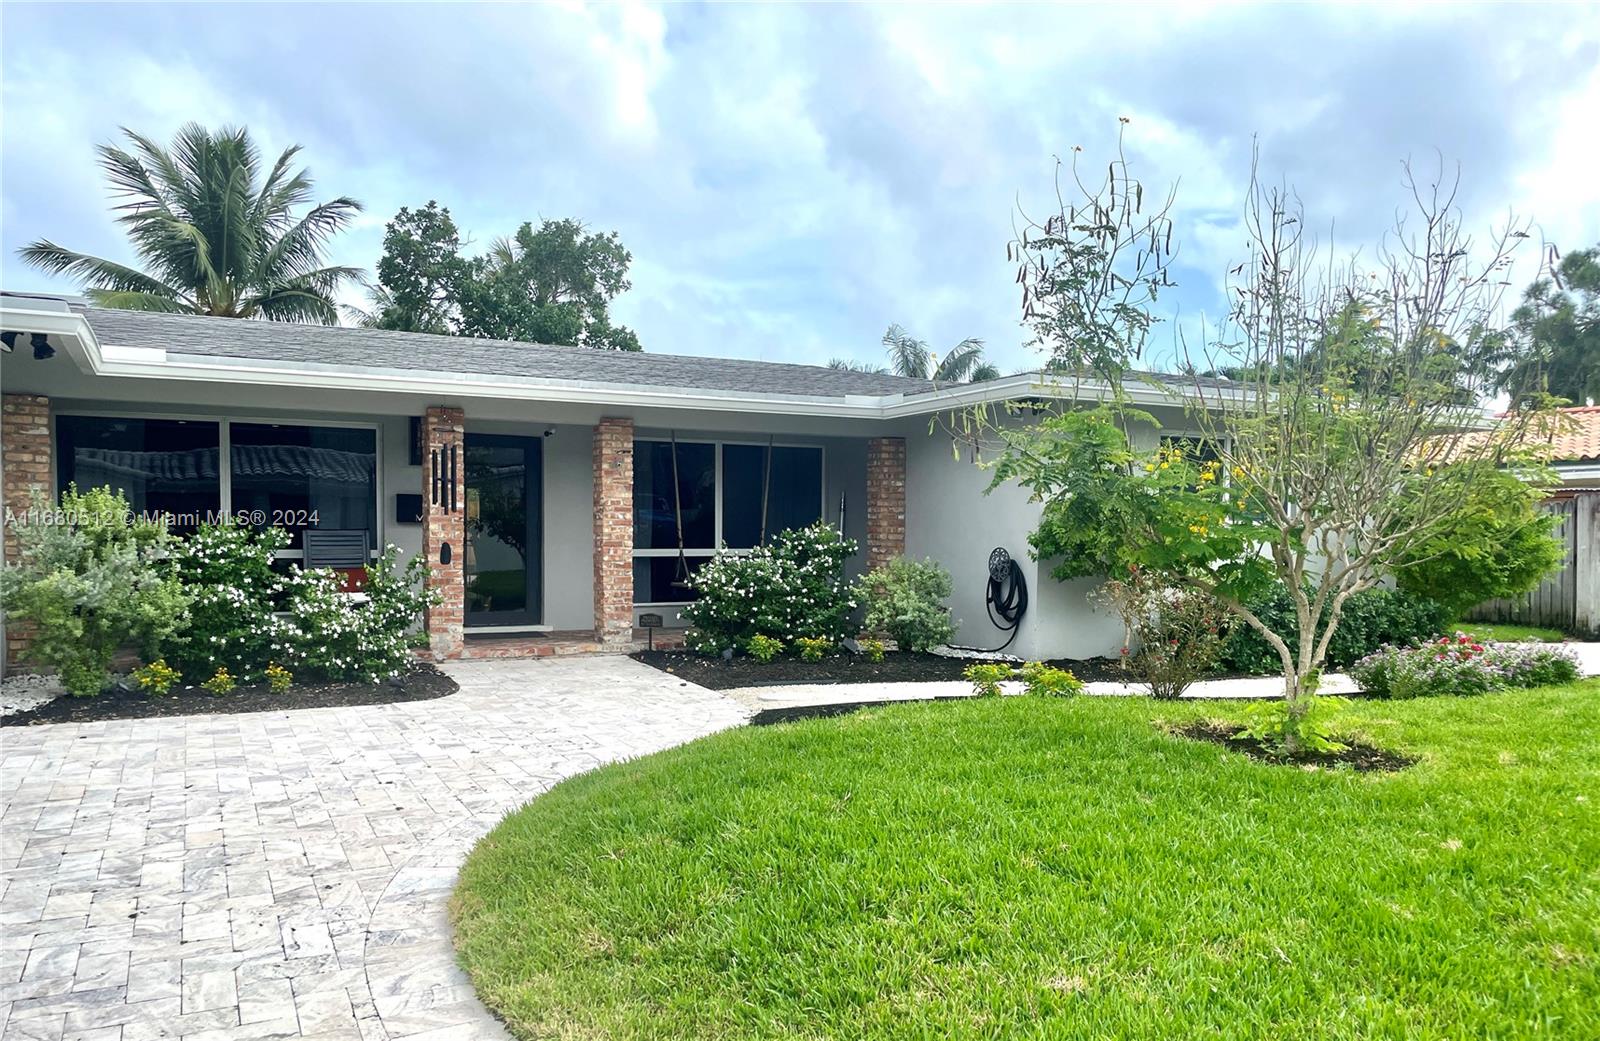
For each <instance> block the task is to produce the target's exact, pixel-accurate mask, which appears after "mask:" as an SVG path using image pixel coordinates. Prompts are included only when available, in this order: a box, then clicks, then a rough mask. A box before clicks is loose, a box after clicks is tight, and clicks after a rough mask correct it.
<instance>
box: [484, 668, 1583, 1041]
mask: <svg viewBox="0 0 1600 1041" xmlns="http://www.w3.org/2000/svg"><path fill="white" fill-rule="evenodd" d="M1235 712H1237V710H1236V709H1234V708H1232V707H1228V706H1222V707H1219V706H1217V705H1216V704H1176V705H1167V704H1157V703H1155V702H1151V701H1147V700H1135V699H1111V698H1081V697H1080V698H1075V699H1068V700H1041V699H1034V698H1004V699H991V700H985V701H966V702H941V703H932V704H917V705H903V706H894V707H888V708H883V709H874V710H870V711H864V712H860V713H857V714H854V715H850V716H844V717H838V718H834V719H829V720H813V721H808V722H803V723H797V724H790V725H785V726H778V727H768V728H747V729H742V730H737V731H731V732H727V733H723V734H719V735H716V736H714V737H710V738H707V739H705V740H702V741H699V742H696V743H694V744H692V745H688V746H686V747H683V748H679V749H675V750H672V751H669V752H666V753H663V754H660V755H655V756H651V757H649V758H646V759H643V760H639V761H636V762H632V763H626V764H620V765H617V766H612V767H608V768H606V769H602V770H599V771H596V772H594V773H591V774H588V775H585V776H582V777H578V778H575V779H573V780H571V781H568V782H566V783H564V784H562V785H560V786H558V787H557V788H556V789H555V790H554V791H552V792H551V793H549V794H548V795H545V796H543V797H541V798H538V799H535V800H534V801H533V802H532V803H530V804H529V805H528V806H527V807H525V808H524V809H522V810H520V811H518V812H517V813H515V814H513V815H511V816H510V817H508V818H507V819H506V821H505V822H504V823H502V824H501V825H500V826H499V827H498V828H496V829H495V831H493V832H492V833H491V834H490V835H489V836H488V837H486V838H485V839H484V840H483V842H482V843H481V844H480V845H479V846H478V848H477V849H476V850H475V851H474V852H473V854H472V855H471V857H470V859H469V860H468V862H467V864H466V866H465V868H464V869H463V872H462V876H461V881H460V884H459V888H458V889H457V892H456V897H455V904H454V911H455V917H456V922H457V929H458V933H457V942H458V947H459V950H460V954H461V960H462V962H463V964H464V965H465V966H466V968H467V970H468V971H469V972H470V973H471V975H472V978H473V982H474V984H475V985H476V986H477V988H478V993H479V994H480V996H482V998H483V999H484V1000H485V1001H486V1002H487V1003H488V1004H489V1005H490V1006H491V1007H492V1008H494V1009H495V1010H496V1011H497V1012H498V1013H500V1014H501V1015H502V1016H504V1017H505V1019H506V1021H507V1022H508V1024H509V1025H510V1027H511V1029H512V1031H513V1032H514V1033H515V1034H517V1035H518V1036H519V1037H523V1038H534V1037H561V1038H601V1037H604V1038H662V1039H665V1038H718V1039H743V1038H796V1039H799V1038H805V1039H814V1038H918V1039H922V1038H926V1039H936V1038H969V1037H970V1038H1037V1039H1047V1038H1048V1039H1054V1038H1185V1039H1187V1038H1265V1037H1282V1038H1296V1039H1303V1038H1380V1037H1381V1038H1434V1037H1437V1038H1466V1037H1473V1038H1524V1037H1531V1038H1542V1037H1549V1038H1596V1037H1600V755H1597V754H1596V753H1597V749H1600V738H1597V737H1596V735H1597V734H1600V683H1597V682H1593V681H1591V682H1587V683H1581V684H1575V685H1573V686H1570V687H1557V688H1544V689H1540V690H1532V691H1515V692H1507V693H1503V694H1494V695H1487V696H1484V697H1479V698H1471V699H1452V698H1434V699H1424V700H1417V701H1408V702H1357V703H1355V704H1353V705H1352V706H1351V707H1350V708H1349V709H1348V710H1347V711H1346V715H1345V718H1346V719H1347V721H1348V727H1347V729H1348V730H1349V731H1350V732H1352V733H1359V734H1360V735H1361V736H1362V737H1363V738H1364V739H1366V740H1368V741H1371V742H1372V743H1374V744H1378V745H1380V746H1383V747H1387V748H1392V749H1396V750H1400V751H1405V752H1408V753H1411V754H1413V755H1417V756H1420V757H1421V761H1420V762H1419V763H1418V764H1417V765H1415V766H1413V767H1411V768H1409V769H1407V770H1404V771H1401V772H1399V773H1392V774H1353V773H1349V772H1343V771H1338V772H1329V771H1306V770H1301V769H1296V768H1291V767H1283V766H1271V765H1266V764H1261V763H1256V762H1253V761H1251V760H1248V759H1245V758H1244V757H1242V756H1239V755H1237V754H1234V753H1231V752H1228V751H1225V750H1223V749H1221V748H1219V747H1217V746H1215V745H1210V744H1204V743H1199V742H1191V741H1187V740H1183V739H1180V738H1175V737H1171V736H1168V735H1167V734H1166V733H1164V732H1163V731H1162V730H1161V729H1159V727H1158V725H1156V724H1158V723H1160V722H1163V721H1171V722H1182V721H1186V720H1192V719H1195V718H1199V717H1206V716H1211V717H1226V716H1230V715H1231V714H1233V713H1235Z"/></svg>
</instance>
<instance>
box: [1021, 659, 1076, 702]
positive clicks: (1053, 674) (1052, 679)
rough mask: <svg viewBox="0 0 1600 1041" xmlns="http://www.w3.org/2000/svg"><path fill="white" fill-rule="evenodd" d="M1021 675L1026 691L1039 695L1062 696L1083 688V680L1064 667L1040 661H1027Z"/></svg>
mask: <svg viewBox="0 0 1600 1041" xmlns="http://www.w3.org/2000/svg"><path fill="white" fill-rule="evenodd" d="M1021 676H1022V682H1023V683H1025V684H1026V685H1027V688H1028V693H1029V694H1035V695H1039V696H1041V697H1043V696H1049V697H1058V698H1064V697H1066V696H1068V695H1069V694H1076V693H1078V691H1080V690H1082V689H1083V681H1082V680H1080V679H1079V678H1078V677H1076V676H1074V675H1073V674H1072V673H1070V672H1068V671H1067V670H1066V669H1058V668H1056V667H1055V666H1053V665H1046V664H1045V663H1044V662H1042V661H1030V662H1028V664H1026V665H1024V666H1023V667H1022V671H1021Z"/></svg>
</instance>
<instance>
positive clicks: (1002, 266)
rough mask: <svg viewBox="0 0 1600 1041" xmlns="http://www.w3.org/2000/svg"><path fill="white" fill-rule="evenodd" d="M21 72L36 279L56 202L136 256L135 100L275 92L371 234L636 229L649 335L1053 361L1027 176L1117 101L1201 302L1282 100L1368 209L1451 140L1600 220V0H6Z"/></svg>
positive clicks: (1481, 182) (1332, 179)
mask: <svg viewBox="0 0 1600 1041" xmlns="http://www.w3.org/2000/svg"><path fill="white" fill-rule="evenodd" d="M0 88H3V94H0V105H3V109H0V116H3V120H0V246H3V249H4V256H3V259H0V284H3V286H4V287H5V288H8V289H20V290H27V289H52V288H54V289H62V290H67V289H70V288H71V285H70V283H64V282H60V281H53V280H51V279H48V278H46V277H44V276H43V275H41V274H39V273H38V272H34V271H31V270H28V269H26V268H24V267H22V266H21V264H20V263H19V262H18V261H17V259H16V257H15V250H16V249H17V247H19V246H20V245H22V244H24V243H26V242H29V241H31V240H33V239H35V238H39V237H50V238H52V239H54V240H55V241H57V242H60V243H62V244H64V245H67V246H69V247H71V248H74V249H80V250H84V251H89V252H97V253H100V254H102V255H106V256H111V257H115V258H119V259H130V257H131V255H130V253H129V251H128V250H127V248H126V246H125V245H124V243H123V241H122V240H121V238H120V237H119V235H118V234H117V232H116V229H115V227H114V226H113V224H112V222H111V219H110V216H109V213H108V210H107V202H108V199H107V196H106V193H105V189H104V187H103V185H102V182H101V180H100V177H99V172H98V170H97V169H96V167H95V164H94V156H93V147H94V145H95V144H97V143H100V142H104V141H109V140H112V139H113V138H115V136H116V134H117V128H118V127H119V126H122V125H126V126H130V127H133V128H136V129H138V130H140V131H142V132H145V133H148V134H151V135H152V136H154V137H156V138H160V139H165V138H168V137H169V136H170V135H171V133H172V131H173V130H174V129H176V127H177V126H178V125H180V124H181V123H183V122H186V121H189V120H197V121H200V122H202V123H207V124H212V125H216V124H221V123H224V122H230V123H244V124H247V125H248V126H249V127H250V128H251V129H252V131H253V132H254V134H255V136H256V138H257V140H258V141H259V142H260V143H261V144H262V145H263V146H264V147H266V148H268V149H270V150H271V151H273V152H274V153H275V152H276V151H277V150H278V149H281V148H282V147H284V146H285V145H288V144H291V143H296V142H298V143H300V144H302V145H304V146H305V151H304V153H303V155H302V158H303V159H304V160H305V162H306V164H307V165H308V166H309V167H310V168H311V172H312V174H313V176H314V177H315V179H316V180H317V183H318V192H319V195H321V196H323V197H331V196H334V195H339V194H347V195H352V196H354V197H356V198H358V199H360V200H361V201H362V202H363V203H365V204H366V206H367V212H366V214H365V217H364V219H363V221H362V223H361V224H360V226H359V227H358V228H357V229H356V230H355V231H353V232H352V233H350V234H348V235H346V236H344V237H343V238H341V239H340V240H339V241H338V242H337V244H336V246H335V248H334V250H333V253H332V257H333V259H334V260H335V261H338V262H341V263H350V264H356V265H360V266H363V267H367V268H371V267H372V266H373V265H374V264H375V262H376V260H377V257H378V254H379V249H380V240H381V238H382V234H383V225H384V223H385V222H386V221H387V220H388V219H389V218H390V217H391V216H392V215H393V214H394V212H395V211H396V210H397V209H398V208H399V207H401V206H404V205H417V204H421V203H424V202H426V201H428V200H429V199H437V200H438V201H439V202H441V203H443V204H445V205H448V206H449V207H450V208H451V210H452V211H453V213H454V214H455V216H456V219H457V222H458V223H459V224H460V225H461V227H462V229H463V230H464V231H465V232H466V233H467V234H469V235H470V236H471V237H473V238H474V239H475V240H476V241H477V242H478V243H487V242H488V240H490V239H491V238H493V237H495V236H497V235H501V234H505V233H508V232H509V231H511V230H512V229H513V228H514V227H515V226H516V225H517V224H518V223H519V222H521V221H523V220H529V219H537V218H539V217H568V216H571V217H578V218H580V219H582V220H583V221H585V222H587V223H588V224H590V225H592V226H593V227H595V228H598V229H614V230H616V231H618V232H620V233H621V235H622V238H623V241H624V242H625V243H626V245H627V246H628V247H629V248H630V249H631V250H632V251H633V254H634V266H633V272H632V277H633V283H634V288H633V289H632V290H631V291H630V292H628V293H627V294H625V295H624V296H623V297H622V298H620V300H619V301H618V303H617V305H616V306H615V309H614V311H615V315H616V317H617V318H618V320H620V321H622V322H624V323H626V324H629V325H631V326H632V327H633V328H634V329H635V330H636V331H637V332H638V333H639V335H640V338H641V339H642V341H643V343H644V345H645V348H646V350H653V351H666V352H676V353H692V354H711V355H730V356H741V357H759V358H767V359H773V360H788V361H807V362H821V361H824V360H826V359H827V358H829V357H833V356H851V357H856V358H860V359H864V360H878V359H879V358H880V357H881V355H880V349H879V347H878V340H879V337H880V336H881V335H882V333H883V329H884V327H885V326H886V325H888V324H889V323H890V322H899V323H901V324H903V325H905V326H906V327H908V328H909V329H910V330H912V331H913V332H914V333H916V334H917V335H919V336H922V337H923V338H926V339H928V340H930V341H931V342H932V344H933V345H934V347H935V348H936V349H939V348H942V347H944V346H947V345H949V344H951V343H954V342H956V341H958V340H960V339H962V338H963V337H966V336H978V337H981V338H983V339H984V340H985V341H987V342H988V343H989V345H990V354H991V356H992V357H993V358H995V360H996V361H998V362H999V364H1000V365H1001V366H1002V368H1005V369H1007V370H1011V369H1018V368H1022V367H1025V366H1026V365H1028V364H1029V363H1030V361H1031V359H1032V355H1031V354H1030V353H1029V352H1028V351H1027V350H1026V349H1025V348H1024V347H1023V346H1022V344H1023V341H1024V339H1025V335H1024V331H1023V330H1022V329H1021V327H1020V325H1019V322H1018V318H1019V306H1018V303H1019V301H1018V292H1017V288H1016V286H1015V285H1014V282H1013V277H1014V271H1013V269H1012V268H1011V267H1010V266H1009V265H1008V264H1007V262H1006V259H1005V246H1006V243H1007V241H1008V240H1009V239H1010V238H1011V235H1012V228H1013V220H1014V216H1015V211H1016V207H1017V205H1018V204H1019V203H1021V204H1023V205H1025V206H1030V207H1035V208H1036V207H1037V206H1039V205H1040V204H1042V203H1043V202H1044V201H1045V200H1046V199H1047V198H1048V196H1049V193H1050V185H1051V176H1052V170H1053V163H1054V159H1053V156H1055V155H1057V154H1062V155H1065V154H1068V153H1069V152H1070V150H1071V149H1072V147H1073V146H1074V145H1083V146H1084V147H1085V149H1086V152H1085V154H1086V155H1087V156H1089V157H1090V158H1091V159H1093V160H1095V161H1097V162H1098V161H1103V160H1104V158H1106V157H1107V155H1108V149H1109V146H1110V143H1111V141H1112V139H1113V137H1114V135H1115V133H1116V128H1117V119H1118V117H1119V116H1127V117H1128V118H1129V120H1130V122H1129V125H1128V147H1129V152H1130V155H1131V157H1132V159H1133V161H1134V163H1135V172H1136V173H1138V174H1139V175H1141V176H1142V177H1143V179H1144V180H1145V181H1146V182H1147V183H1148V184H1150V185H1152V186H1158V185H1166V184H1169V183H1170V182H1172V181H1174V180H1179V181H1180V184H1179V188H1178V207H1177V210H1176V218H1177V238H1178V241H1179V243H1180V247H1181V255H1180V265H1179V268H1178V270H1177V272H1176V277H1177V278H1178V280H1179V282H1180V284H1181V287H1182V288H1181V291H1180V292H1178V293H1177V294H1175V295H1174V296H1173V297H1171V298H1170V300H1169V306H1171V307H1173V308H1176V309H1179V310H1180V311H1181V314H1182V316H1183V317H1184V318H1186V319H1193V318H1196V317H1197V316H1200V315H1203V314H1207V313H1215V310H1216V309H1217V307H1218V306H1219V304H1220V296H1219V294H1218V286H1219V283H1220V281H1221V278H1222V275H1223V273H1224V271H1225V270H1226V268H1227V266H1228V265H1229V263H1230V261H1232V260H1236V259H1238V258H1239V257H1240V256H1241V252H1242V248H1243V244H1244V243H1243V237H1242V235H1241V233H1240V231H1239V213H1240V208H1241V204H1242V195H1243V188H1244V185H1245V179H1246V177H1247V176H1248V173H1249V163H1250V150H1251V141H1252V136H1253V135H1258V136H1259V140H1260V142H1261V153H1262V165H1263V169H1264V173H1265V174H1266V175H1267V176H1268V177H1270V178H1273V179H1277V178H1284V179H1287V180H1288V181H1290V182H1292V183H1293V184H1294V185H1295V186H1296V187H1297V189H1298V191H1299V193H1300V196H1301V198H1302V199H1303V201H1304V203H1305V205H1306V207H1307V209H1308V211H1309V213H1310V215H1311V219H1312V221H1314V222H1316V223H1317V224H1318V225H1319V226H1328V225H1332V226H1333V227H1335V228H1337V229H1338V234H1339V237H1340V239H1341V240H1342V241H1350V242H1359V241H1370V240H1371V239H1372V238H1373V237H1375V236H1377V235H1378V234H1380V233H1381V231H1382V229H1383V228H1384V227H1385V226H1386V225H1387V224H1388V222H1389V221H1390V219H1391V218H1392V216H1393V213H1394V211H1395V208H1396V207H1397V206H1398V205H1399V204H1400V203H1401V202H1402V200H1403V196H1402V189H1401V186H1400V180H1399V178H1400V170H1401V163H1402V162H1403V161H1404V160H1406V159H1408V158H1410V159H1414V160H1418V161H1421V162H1426V163H1428V164H1432V163H1433V162H1434V161H1435V156H1436V152H1437V153H1442V154H1443V155H1444V156H1445V157H1446V158H1447V159H1448V160H1450V161H1451V162H1454V161H1457V160H1459V161H1460V163H1461V166H1462V176H1463V183H1462V191H1461V195H1460V199H1461V202H1462V205H1463V207H1464V209H1465V210H1466V212H1467V216H1468V218H1469V219H1470V220H1473V221H1476V222H1477V223H1478V224H1480V225H1481V226H1483V227H1484V228H1486V229H1487V227H1488V226H1489V225H1490V224H1491V223H1492V222H1493V221H1494V220H1496V219H1497V218H1503V217H1504V215H1505V213H1506V211H1507V210H1508V209H1511V210H1515V211H1516V212H1518V213H1520V214H1522V215H1524V216H1526V217H1528V218H1530V219H1532V220H1534V221H1535V222H1536V223H1537V227H1538V229H1539V230H1540V231H1541V232H1542V233H1543V235H1544V236H1546V237H1548V238H1550V239H1552V240H1554V241H1555V242H1556V243H1557V244H1558V245H1560V246H1561V247H1563V248H1575V247H1579V246H1583V245H1588V244H1592V243H1594V242H1597V241H1600V173H1597V171H1600V137H1597V136H1596V135H1595V134H1594V132H1593V128H1594V126H1595V125H1596V123H1597V121H1600V7H1596V6H1588V7H1580V6H1576V5H1559V6H1558V5H1550V6H1539V5H1535V4H1518V5H1514V6H1512V5H1507V6H1494V5H1488V4H1474V5H1460V6H1458V7H1454V8H1448V9H1446V8H1443V7H1440V6H1437V5H1408V4H1385V5H1383V6H1381V7H1352V6H1339V7H1315V6H1309V5H1296V6H1288V5H1284V6H1275V7H1254V6H1246V5H1234V4H1207V5H1190V6H1185V7H1175V8H1157V7H1154V6H1138V7H1134V6H1132V5H1129V6H1127V7H1122V8H1113V7H1040V6H1007V7H960V8H950V7H939V8H932V7H909V6H897V7H868V6H829V7H819V6H785V7H753V6H699V5H682V6H670V7H647V6H608V7H585V6H580V5H575V4H561V5H550V6H536V7H535V6H508V5H457V6H448V7H445V6H425V5H410V6H399V5H394V6H384V5H330V6H324V7H316V6H295V7H288V8H285V7H273V6H268V5H259V4H250V5H246V4H238V5H228V4H204V5H200V4H196V5H185V6H173V7H161V6H148V5H127V6H120V7H109V6H107V7H102V6H94V5H51V6H44V5H37V6H32V5H18V4H6V5H4V6H3V7H0ZM1528 273H1529V274H1531V268H1530V269H1528Z"/></svg>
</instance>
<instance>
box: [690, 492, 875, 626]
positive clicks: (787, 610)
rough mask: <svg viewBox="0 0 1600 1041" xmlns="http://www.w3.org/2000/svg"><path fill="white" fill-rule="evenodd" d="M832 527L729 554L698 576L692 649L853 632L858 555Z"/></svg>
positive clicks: (792, 533) (801, 531)
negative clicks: (852, 579) (852, 566)
mask: <svg viewBox="0 0 1600 1041" xmlns="http://www.w3.org/2000/svg"><path fill="white" fill-rule="evenodd" d="M856 549H857V546H856V543H855V541H854V540H853V539H847V538H845V537H843V536H842V535H840V534H839V533H838V532H837V531H835V530H834V529H833V528H832V527H831V526H830V525H828V524H826V523H823V522H820V521H819V522H818V523H816V524H813V525H811V526H810V527H807V528H794V529H791V530H789V531H784V532H780V533H779V534H778V535H777V536H776V537H775V538H774V539H773V541H772V544H771V545H770V546H758V547H756V548H755V549H753V550H751V551H750V552H748V553H733V552H730V551H727V550H723V551H722V552H720V553H718V554H717V555H716V556H715V557H713V558H712V559H711V560H710V561H708V562H707V563H706V564H705V565H704V566H703V567H701V568H700V570H698V571H696V572H695V574H694V577H693V579H691V581H692V583H693V585H694V588H695V591H696V592H697V593H698V594H699V598H698V599H697V600H695V602H694V603H692V604H689V605H687V606H686V607H684V609H683V617H684V618H685V619H687V620H688V622H689V624H690V625H691V627H692V628H691V629H690V630H689V633H688V637H687V639H688V643H689V646H690V647H691V648H692V649H694V650H696V651H698V652H700V653H701V654H720V653H721V652H722V651H724V650H726V649H727V648H730V647H744V646H745V645H746V644H747V642H748V641H749V639H750V638H751V637H752V636H756V635H758V634H765V635H768V636H776V637H779V638H782V639H787V640H794V639H796V638H799V637H807V638H821V639H827V640H832V641H834V642H838V641H840V640H842V639H844V638H845V637H846V636H847V635H849V630H850V612H852V611H854V610H855V609H856V606H857V600H856V596H855V593H854V591H853V590H852V589H851V588H850V584H849V583H848V582H846V581H845V577H844V564H845V561H846V560H847V559H848V558H849V557H850V556H852V555H853V554H854V553H855V552H856Z"/></svg>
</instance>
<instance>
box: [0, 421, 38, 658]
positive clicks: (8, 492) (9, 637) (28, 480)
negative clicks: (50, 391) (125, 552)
mask: <svg viewBox="0 0 1600 1041" xmlns="http://www.w3.org/2000/svg"><path fill="white" fill-rule="evenodd" d="M0 471H3V480H0V517H5V514H6V512H7V511H9V512H10V514H11V516H10V517H6V518H5V520H6V523H5V524H4V526H3V528H0V553H3V555H4V559H5V562H6V563H8V564H14V563H16V562H17V560H18V558H19V557H20V555H21V547H20V546H18V545H17V540H16V537H15V535H14V534H13V531H12V529H13V527H14V525H15V524H16V523H17V519H18V517H17V515H19V514H24V513H25V511H26V510H27V508H28V506H29V504H30V503H31V502H32V501H33V496H34V493H35V492H42V493H44V494H46V495H49V494H50V492H51V483H50V399H49V398H47V397H42V396H40V395H38V394H6V395H4V397H3V398H0ZM33 634H34V626H33V625H32V623H27V622H19V621H14V620H10V619H7V621H6V627H5V659H6V662H7V663H15V662H17V661H18V659H19V658H20V657H21V656H22V653H23V651H25V650H26V649H27V647H28V644H29V643H30V642H31V641H32V639H33Z"/></svg>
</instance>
